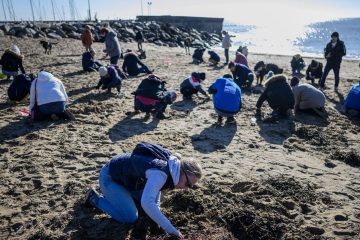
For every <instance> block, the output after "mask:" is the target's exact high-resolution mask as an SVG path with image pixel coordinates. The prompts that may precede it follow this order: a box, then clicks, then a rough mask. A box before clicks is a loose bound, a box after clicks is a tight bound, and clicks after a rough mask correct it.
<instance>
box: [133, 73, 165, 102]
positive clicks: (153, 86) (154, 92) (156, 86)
mask: <svg viewBox="0 0 360 240" xmlns="http://www.w3.org/2000/svg"><path fill="white" fill-rule="evenodd" d="M164 85H165V82H163V81H161V80H155V79H149V78H146V79H144V80H142V82H141V83H140V85H139V86H138V88H137V89H136V91H135V92H134V94H135V96H142V97H146V98H151V99H155V100H162V99H163V98H164V97H165V95H166V89H165V87H164Z"/></svg>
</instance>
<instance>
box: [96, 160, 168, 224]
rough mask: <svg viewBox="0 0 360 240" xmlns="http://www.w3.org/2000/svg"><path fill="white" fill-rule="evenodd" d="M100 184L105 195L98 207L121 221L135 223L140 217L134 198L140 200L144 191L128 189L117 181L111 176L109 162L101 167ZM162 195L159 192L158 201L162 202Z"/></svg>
mask: <svg viewBox="0 0 360 240" xmlns="http://www.w3.org/2000/svg"><path fill="white" fill-rule="evenodd" d="M99 184H100V190H101V192H102V193H103V196H99V197H98V201H97V207H98V208H100V209H101V210H103V211H104V212H106V213H107V214H109V215H110V216H111V217H112V218H113V219H114V220H116V221H118V222H120V223H134V222H135V221H136V220H137V219H138V210H137V208H136V205H135V201H134V198H135V199H137V200H139V201H140V199H141V195H142V191H128V190H127V189H126V188H125V187H124V186H122V185H121V184H119V183H117V182H115V181H114V180H113V179H112V178H111V176H110V172H109V165H108V164H106V165H105V166H104V167H103V168H102V169H101V172H100V176H99ZM160 196H161V194H160V193H159V195H158V196H157V199H156V202H157V203H159V202H160Z"/></svg>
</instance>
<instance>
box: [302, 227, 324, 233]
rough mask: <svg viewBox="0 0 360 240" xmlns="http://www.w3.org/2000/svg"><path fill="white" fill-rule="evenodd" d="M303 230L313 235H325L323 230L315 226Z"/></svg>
mask: <svg viewBox="0 0 360 240" xmlns="http://www.w3.org/2000/svg"><path fill="white" fill-rule="evenodd" d="M305 230H306V231H308V232H309V233H311V234H314V235H323V234H324V233H325V230H324V229H323V228H320V227H315V226H306V228H305Z"/></svg>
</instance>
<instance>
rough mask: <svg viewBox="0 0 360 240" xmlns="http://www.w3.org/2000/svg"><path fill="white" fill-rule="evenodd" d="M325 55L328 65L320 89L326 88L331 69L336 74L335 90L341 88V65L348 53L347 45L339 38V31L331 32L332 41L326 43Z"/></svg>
mask: <svg viewBox="0 0 360 240" xmlns="http://www.w3.org/2000/svg"><path fill="white" fill-rule="evenodd" d="M324 55H325V58H326V65H325V69H324V73H323V75H322V77H321V80H320V89H321V90H324V89H325V81H326V78H327V75H328V74H329V72H330V70H333V71H334V75H335V87H334V91H336V92H337V91H338V90H339V83H340V66H341V61H342V58H343V57H344V56H345V55H346V47H345V44H344V42H343V41H340V39H339V33H337V32H333V33H332V34H331V41H330V42H329V43H328V44H327V45H326V48H325V49H324Z"/></svg>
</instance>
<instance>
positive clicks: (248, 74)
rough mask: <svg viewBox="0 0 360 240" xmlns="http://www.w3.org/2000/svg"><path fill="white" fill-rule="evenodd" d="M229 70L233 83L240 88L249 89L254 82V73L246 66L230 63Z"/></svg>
mask: <svg viewBox="0 0 360 240" xmlns="http://www.w3.org/2000/svg"><path fill="white" fill-rule="evenodd" d="M229 69H230V71H231V73H232V75H233V79H234V81H235V83H236V84H237V85H238V86H239V87H240V88H248V89H251V85H252V82H253V81H254V73H253V72H252V71H251V70H250V69H249V68H248V67H247V66H245V65H243V64H238V63H236V64H235V63H234V62H230V63H229Z"/></svg>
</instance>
